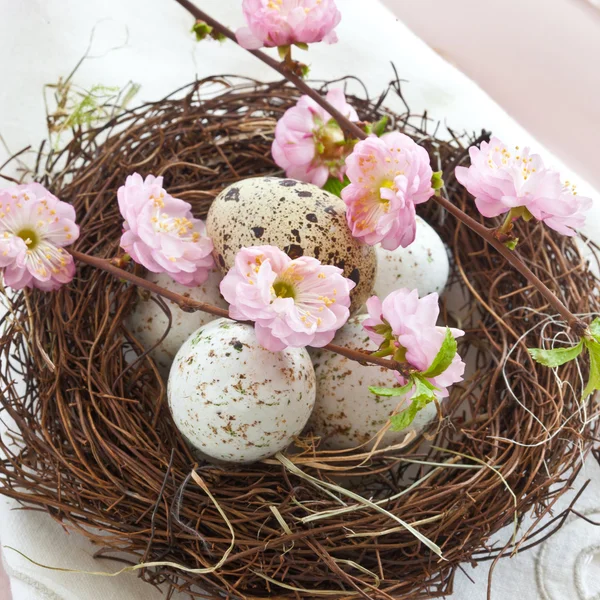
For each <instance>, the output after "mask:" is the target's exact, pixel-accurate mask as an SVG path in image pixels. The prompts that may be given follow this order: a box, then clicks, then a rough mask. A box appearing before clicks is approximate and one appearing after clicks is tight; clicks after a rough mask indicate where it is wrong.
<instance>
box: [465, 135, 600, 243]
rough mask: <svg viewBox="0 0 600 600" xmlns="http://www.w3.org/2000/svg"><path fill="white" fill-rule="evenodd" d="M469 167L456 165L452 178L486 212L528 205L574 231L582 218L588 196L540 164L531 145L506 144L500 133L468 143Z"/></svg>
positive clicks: (494, 213)
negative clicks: (499, 137) (489, 139)
mask: <svg viewBox="0 0 600 600" xmlns="http://www.w3.org/2000/svg"><path fill="white" fill-rule="evenodd" d="M469 155H470V157H471V166H470V167H468V168H467V167H456V179H457V180H458V182H459V183H461V184H462V185H463V186H465V187H466V188H467V190H468V191H469V193H470V194H471V195H472V196H475V204H476V205H477V209H478V210H479V212H480V213H481V214H482V215H483V216H484V217H497V216H498V215H501V214H503V213H506V212H509V211H511V210H513V211H514V212H513V213H512V214H514V215H515V216H519V215H520V212H519V209H521V211H522V208H521V207H524V208H526V209H527V210H528V211H529V213H531V215H533V216H534V217H535V218H536V219H538V220H540V221H544V222H545V223H546V224H547V225H548V226H549V227H551V228H552V229H555V230H556V231H558V232H560V233H562V234H564V235H569V236H572V235H575V229H579V228H581V227H582V226H583V224H584V223H585V216H584V214H583V213H584V212H585V211H586V210H588V209H589V208H590V206H591V204H592V201H591V199H590V198H585V197H582V196H578V195H577V192H576V188H575V186H570V185H569V184H568V182H567V183H566V184H564V185H563V184H562V183H561V180H560V174H559V173H557V172H556V171H553V170H551V169H547V168H546V167H545V166H544V162H543V160H542V158H541V156H539V155H538V154H531V151H530V150H529V148H523V149H522V150H521V149H519V147H518V146H517V147H515V149H514V150H513V149H509V148H508V146H506V144H504V143H503V142H501V141H500V140H499V139H498V138H492V139H491V141H490V142H489V143H488V142H482V143H481V148H477V147H476V146H472V147H471V148H469Z"/></svg>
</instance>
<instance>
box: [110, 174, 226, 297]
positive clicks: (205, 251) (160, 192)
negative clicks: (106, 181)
mask: <svg viewBox="0 0 600 600" xmlns="http://www.w3.org/2000/svg"><path fill="white" fill-rule="evenodd" d="M162 183H163V178H162V177H154V176H153V175H148V176H147V177H146V179H145V180H144V179H142V177H141V175H138V174H137V173H135V174H134V175H130V176H129V177H128V178H127V181H126V182H125V185H124V186H121V187H120V188H119V191H118V194H117V196H118V200H119V210H120V211H121V215H123V218H124V219H125V223H124V224H123V229H124V232H123V235H122V236H121V248H123V250H125V252H127V253H128V254H129V255H130V256H131V258H133V260H134V261H135V262H137V263H139V264H141V265H143V266H144V267H146V269H148V270H149V271H152V272H153V273H168V274H169V275H170V276H171V277H172V278H173V279H174V280H175V281H177V282H178V283H181V284H182V285H187V286H189V287H194V286H197V285H200V284H201V283H204V281H206V279H207V278H208V274H209V272H210V270H211V268H212V267H213V265H214V261H213V258H212V254H211V252H212V249H213V244H212V241H211V240H210V239H209V238H208V237H206V235H205V232H206V229H205V227H204V223H203V222H202V221H201V220H200V219H195V218H194V217H193V215H192V211H191V208H192V207H191V206H190V205H189V204H188V203H187V202H184V201H183V200H179V199H177V198H173V196H170V195H169V194H167V192H166V191H165V190H164V189H163V187H162Z"/></svg>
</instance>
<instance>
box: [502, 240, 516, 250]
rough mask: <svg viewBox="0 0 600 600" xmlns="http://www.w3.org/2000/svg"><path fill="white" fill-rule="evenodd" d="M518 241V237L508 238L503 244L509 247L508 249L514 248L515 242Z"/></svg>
mask: <svg viewBox="0 0 600 600" xmlns="http://www.w3.org/2000/svg"><path fill="white" fill-rule="evenodd" d="M518 243H519V238H515V239H513V240H508V242H504V245H505V246H506V247H507V248H508V249H509V250H514V249H515V248H516V247H517V244H518Z"/></svg>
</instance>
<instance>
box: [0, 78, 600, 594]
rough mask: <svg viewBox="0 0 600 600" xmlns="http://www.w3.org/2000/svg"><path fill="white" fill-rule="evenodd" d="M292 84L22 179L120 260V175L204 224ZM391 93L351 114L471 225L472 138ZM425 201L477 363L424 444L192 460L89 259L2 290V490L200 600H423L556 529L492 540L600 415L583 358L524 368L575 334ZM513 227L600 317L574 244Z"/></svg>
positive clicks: (546, 483) (190, 104)
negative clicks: (587, 388) (459, 171)
mask: <svg viewBox="0 0 600 600" xmlns="http://www.w3.org/2000/svg"><path fill="white" fill-rule="evenodd" d="M393 88H394V86H392V89H393ZM396 91H397V92H399V89H398V88H396ZM297 98H298V92H297V91H296V90H295V89H293V88H292V87H290V86H288V85H285V84H283V83H274V84H260V83H256V82H251V81H247V80H239V79H238V80H230V79H225V78H211V79H208V80H204V81H201V82H197V83H195V84H194V85H192V86H190V87H189V88H185V89H184V90H180V91H179V92H178V93H176V94H174V95H173V96H171V97H168V98H166V99H164V100H161V101H159V102H156V103H151V104H146V105H144V106H142V107H140V108H138V109H136V110H133V111H127V112H124V113H122V114H120V115H117V116H115V117H114V118H112V119H111V120H110V121H109V122H108V123H107V124H106V125H104V126H102V127H99V128H96V129H89V130H78V131H75V132H74V138H73V139H72V141H70V142H69V143H68V144H66V146H65V148H64V149H63V150H61V151H59V152H56V151H53V152H51V153H49V154H48V153H45V154H41V155H40V159H39V161H38V165H37V172H36V173H35V177H36V178H37V179H38V180H39V181H41V182H42V183H43V184H44V185H46V186H48V187H49V188H50V189H51V190H52V191H53V192H54V193H55V194H56V195H58V196H59V197H60V198H61V199H62V200H64V201H66V202H70V203H72V204H73V205H74V206H75V207H76V210H77V215H78V222H79V224H80V226H81V237H80V239H79V240H78V241H77V243H76V244H75V248H76V249H77V250H79V251H82V252H86V253H88V254H93V255H94V256H98V257H106V258H113V257H115V256H116V255H117V254H118V251H119V237H120V233H121V225H122V217H121V215H120V214H119V210H118V206H117V202H116V192H117V189H118V187H119V186H121V185H122V184H123V182H124V181H125V178H126V176H127V175H129V174H130V173H132V172H134V171H137V172H140V173H142V174H148V173H152V174H155V175H163V176H164V178H165V187H166V188H167V189H168V190H169V192H170V193H172V194H173V195H174V196H177V197H180V198H183V199H185V200H186V201H188V202H190V203H191V204H192V206H193V207H194V211H195V214H196V216H198V217H202V216H205V215H206V213H207V210H208V208H209V206H210V204H211V201H212V200H213V198H214V197H215V196H216V195H217V194H218V193H219V192H220V191H221V190H222V189H223V188H224V187H226V186H228V185H229V184H231V183H233V182H236V181H238V180H240V179H241V178H245V177H252V176H257V175H266V174H274V175H278V174H280V171H279V170H278V168H277V167H276V165H275V164H274V163H273V161H272V158H271V153H270V147H271V142H272V139H273V132H274V128H275V124H276V121H277V119H278V118H279V117H280V116H281V115H282V114H283V112H284V111H285V110H286V109H287V108H289V107H290V106H292V105H293V104H294V103H295V102H296V100H297ZM383 100H384V97H383V96H382V97H381V98H379V99H378V100H377V101H372V100H369V99H366V98H359V97H351V99H350V102H351V103H352V104H353V105H354V106H355V107H356V109H357V111H358V113H359V116H360V117H361V119H362V120H365V121H372V122H374V121H377V120H378V119H379V118H380V117H381V116H382V115H384V114H388V115H389V116H390V118H391V120H392V126H393V128H395V129H400V130H403V131H404V132H406V133H407V134H409V135H411V136H413V137H414V138H415V139H417V140H418V141H419V143H421V144H423V145H424V146H425V148H427V150H428V151H429V152H430V154H431V156H432V159H433V165H434V168H441V169H443V170H444V173H445V177H446V192H447V194H448V197H449V199H450V200H451V201H452V202H453V203H455V204H456V205H458V206H460V207H461V208H462V209H463V210H464V211H466V212H467V213H468V214H470V215H471V216H473V217H475V218H477V219H480V217H479V215H478V213H477V212H476V210H475V208H474V203H473V201H472V199H470V198H469V197H468V196H467V194H466V192H465V191H464V190H463V189H462V188H461V187H460V186H459V185H457V183H456V181H455V179H454V177H453V171H454V167H455V166H456V165H458V164H459V163H461V161H463V160H465V159H466V158H467V156H468V154H467V151H466V149H465V148H466V147H467V146H468V145H469V144H470V143H472V142H474V141H476V140H473V139H472V138H469V137H468V136H457V135H456V134H454V133H453V132H449V134H448V132H444V135H443V136H441V135H439V136H438V135H437V133H433V134H432V133H428V132H427V125H428V120H427V119H426V118H424V117H415V116H411V115H410V114H409V113H408V112H407V113H406V114H404V115H402V116H398V115H394V114H391V113H389V112H388V111H386V110H385V109H384V108H382V106H383ZM429 125H431V123H429ZM484 137H485V134H483V135H482V137H481V139H484ZM442 138H443V139H442ZM444 139H445V140H447V141H444ZM421 215H422V216H423V217H425V218H426V219H427V220H428V221H429V223H431V224H432V226H433V227H435V229H436V230H437V231H438V233H439V234H440V236H442V238H443V239H444V241H445V242H446V244H447V245H448V247H449V248H450V250H451V254H452V257H453V275H452V278H453V283H454V286H459V287H460V288H461V289H462V291H463V292H464V294H465V297H466V298H467V302H466V304H465V306H464V307H463V310H461V311H459V312H460V314H461V317H460V319H459V322H458V323H457V316H456V314H457V313H455V312H454V311H451V310H449V309H446V311H445V312H446V314H445V315H444V316H445V319H446V322H448V323H449V324H458V325H460V326H461V327H462V328H463V329H464V330H465V331H466V336H465V337H464V338H462V339H461V341H460V344H461V345H460V348H459V350H460V351H461V352H462V353H463V354H464V353H465V352H466V350H467V348H468V349H469V352H470V353H471V359H472V360H471V363H472V365H473V371H474V372H473V373H472V374H471V375H470V376H469V377H468V378H467V379H466V380H465V381H464V382H463V383H462V384H461V385H456V386H454V387H453V389H452V392H451V395H450V398H449V399H448V400H447V401H446V402H445V403H444V404H443V406H442V407H441V414H440V418H439V419H438V420H436V422H435V423H434V424H433V425H432V426H431V427H430V429H429V431H428V432H427V433H426V434H425V436H424V437H423V438H422V439H421V440H420V442H419V443H417V444H415V445H413V446H411V447H409V448H404V449H402V450H398V449H396V450H386V449H379V450H377V451H376V452H375V453H372V454H368V453H366V452H365V450H364V448H361V449H355V450H347V451H338V452H331V451H324V450H320V449H319V447H318V440H315V439H313V438H312V437H311V436H310V434H307V435H306V437H303V438H301V439H299V440H298V441H297V447H296V448H295V451H294V452H293V453H292V452H289V453H288V454H287V455H285V456H283V457H279V458H273V459H269V460H265V461H263V462H260V463H256V464H252V465H247V466H231V467H223V466H215V465H212V464H208V463H201V462H198V459H197V458H195V456H194V455H193V454H192V452H191V451H190V449H189V448H188V446H187V445H186V443H185V441H184V439H183V438H182V436H181V435H180V433H179V432H178V431H177V429H176V428H175V426H174V424H173V422H172V420H171V417H170V414H169V410H168V406H167V400H166V386H165V382H164V381H163V380H162V379H161V377H160V375H159V371H158V369H157V367H156V365H155V364H154V362H153V361H152V359H151V357H150V356H149V355H148V352H147V351H148V350H149V349H148V348H143V347H142V346H141V344H140V343H139V342H138V341H137V340H136V338H135V335H134V333H133V332H132V331H131V330H128V329H127V327H126V325H125V322H126V317H127V315H128V314H129V313H130V311H131V310H132V307H133V306H134V304H135V302H136V299H137V298H138V294H139V291H138V289H137V288H136V287H135V286H132V285H131V284H129V283H127V282H125V281H120V280H119V279H117V278H115V277H113V276H112V275H110V274H108V273H106V272H104V271H100V270H96V269H94V268H92V267H90V266H87V265H82V264H80V265H79V266H78V270H77V276H76V278H75V280H74V281H73V282H72V283H71V284H70V285H68V286H64V287H63V288H61V289H60V290H59V291H57V292H55V293H50V294H49V293H43V292H39V291H35V290H27V291H24V292H21V293H18V294H16V295H15V296H12V297H9V296H6V297H5V298H4V300H5V303H6V304H7V305H8V311H7V314H6V316H5V317H4V319H3V323H2V337H1V340H0V351H1V359H0V360H1V365H2V366H1V371H2V372H1V376H0V390H1V411H2V412H1V418H2V419H3V421H4V422H5V423H6V424H8V425H7V426H8V431H7V432H6V433H5V434H4V435H3V436H2V440H1V446H2V450H3V453H4V458H3V459H2V461H1V463H0V485H1V490H0V491H1V492H2V493H3V494H5V495H7V496H10V497H12V498H15V499H17V500H18V501H20V502H22V503H23V504H24V505H25V506H29V507H31V506H33V507H38V508H43V509H44V510H46V511H47V512H48V513H49V514H50V515H51V516H52V517H53V518H55V519H56V520H58V521H60V522H62V523H64V524H65V525H66V526H67V527H70V528H72V529H74V530H76V531H78V532H80V533H81V534H82V535H85V536H87V537H88V538H90V539H91V540H92V541H93V542H94V543H96V544H98V545H99V546H100V547H99V551H98V556H100V557H109V556H118V557H119V558H120V559H121V560H122V559H123V558H124V557H125V558H127V559H129V560H130V561H131V563H132V564H138V563H140V562H144V563H148V562H160V563H165V562H169V563H170V565H165V564H162V565H160V566H156V567H152V568H144V569H141V570H140V575H141V576H142V577H143V578H144V579H145V580H147V581H148V582H150V583H152V584H163V583H166V584H168V586H170V587H169V589H170V590H173V589H180V590H184V591H186V592H188V593H189V594H190V596H191V597H193V598H214V599H216V598H220V597H225V598H232V599H234V598H243V599H249V598H264V597H271V598H322V597H323V598H350V597H362V598H374V599H390V598H395V599H400V598H411V599H416V598H433V597H439V596H442V595H444V594H446V593H448V592H450V591H451V589H452V584H453V578H454V574H455V572H456V569H457V567H458V565H459V563H461V562H463V561H465V560H471V561H478V560H493V559H495V558H496V557H498V556H500V555H503V554H509V553H511V552H512V551H513V550H514V549H524V548H527V547H530V546H532V545H535V544H536V542H537V541H539V540H540V539H541V537H542V536H545V535H546V534H547V533H548V531H549V529H545V530H544V532H543V534H542V533H541V532H540V529H541V527H542V525H540V523H539V522H538V521H536V523H535V524H534V526H532V527H531V528H529V529H528V531H527V532H519V533H517V534H516V535H515V536H513V537H512V538H511V540H510V541H509V542H507V543H506V545H502V544H501V545H497V544H496V545H494V544H493V543H491V542H490V538H491V536H492V535H493V534H494V533H495V532H497V531H498V530H499V529H500V528H502V527H504V526H505V525H509V524H514V526H515V532H516V531H518V529H517V527H518V523H519V520H520V519H521V517H522V516H523V515H525V513H527V512H528V511H530V510H533V511H534V515H536V516H537V517H539V519H541V518H542V516H543V515H545V514H546V513H548V512H549V511H550V510H551V508H552V506H553V504H554V502H555V501H556V500H557V499H558V498H559V497H560V495H561V494H562V493H563V492H565V491H566V490H567V489H568V488H569V487H570V486H571V484H572V482H573V480H574V478H575V476H576V473H577V471H578V469H579V466H580V465H581V462H582V459H583V457H584V456H585V454H586V452H587V451H588V450H589V448H590V444H591V438H592V437H593V436H594V435H595V434H596V429H597V427H598V425H597V423H598V421H597V420H595V419H594V416H595V415H594V411H593V408H592V407H591V406H590V405H588V406H587V407H585V406H582V404H581V402H580V392H581V381H582V379H583V377H584V376H585V375H586V372H587V369H588V366H587V365H586V364H583V362H581V361H580V363H579V364H577V362H576V361H573V362H570V363H567V364H565V365H563V366H562V367H560V368H558V369H556V370H552V369H548V368H546V367H543V366H540V365H538V364H537V363H535V362H534V361H533V360H532V359H531V358H530V356H529V355H528V353H527V350H526V349H527V347H536V346H540V345H543V344H546V345H548V344H550V343H552V342H557V343H561V341H562V342H568V339H569V338H568V331H567V328H566V325H565V324H564V323H563V322H561V321H559V320H558V319H557V318H554V317H553V315H552V309H551V308H549V307H548V305H547V304H546V302H545V300H544V299H543V297H542V296H541V295H540V294H539V293H538V292H537V291H536V290H535V289H534V288H532V287H531V286H529V285H528V284H527V282H526V281H525V280H524V279H523V278H522V277H521V276H520V275H519V274H518V273H516V272H515V271H513V270H512V269H511V268H510V267H509V266H508V265H507V263H506V262H505V260H504V259H503V258H502V257H501V256H500V255H498V254H497V253H496V252H495V251H494V249H493V248H490V247H489V246H488V245H487V244H486V243H485V242H484V241H482V239H480V238H479V237H478V236H477V235H476V234H474V233H473V232H472V231H471V230H469V229H467V228H466V227H464V226H462V225H461V224H460V223H459V222H457V221H456V220H455V219H454V218H453V217H452V216H451V215H449V214H447V213H444V212H443V211H442V210H441V209H440V207H439V206H437V205H436V204H435V203H433V202H429V203H427V207H426V208H425V210H424V211H422V212H421ZM516 227H517V231H516V235H517V236H518V237H519V238H520V240H521V242H520V244H519V248H518V252H519V254H520V255H521V256H522V257H523V259H524V260H525V262H526V263H527V265H528V266H529V267H530V268H531V269H532V270H533V271H534V273H535V274H536V275H537V276H538V277H539V278H540V279H541V280H542V281H544V282H545V283H546V284H547V285H548V286H549V287H550V288H551V289H552V290H553V291H554V292H555V293H556V294H557V295H558V296H559V297H560V298H562V299H564V300H565V301H566V302H568V304H569V306H570V307H571V308H573V309H574V310H575V311H576V312H578V313H596V312H598V311H599V310H600V306H599V301H598V298H597V295H596V294H595V293H594V290H595V289H596V286H597V281H596V279H595V278H594V276H593V275H592V274H591V273H590V271H589V269H588V267H589V265H588V262H587V260H584V258H583V257H582V254H581V252H580V250H579V249H578V244H577V243H576V241H574V240H573V239H571V238H567V237H562V236H559V235H557V234H556V233H554V232H553V231H552V230H550V229H549V228H546V227H543V226H541V225H539V224H536V222H535V221H533V222H530V223H525V222H523V221H522V220H521V221H519V223H518V224H517V225H516ZM586 248H587V250H591V257H592V258H591V260H593V261H596V255H595V248H594V247H593V246H592V245H591V244H589V243H588V245H587V247H586ZM127 268H129V269H139V271H140V273H141V272H142V270H141V269H140V268H139V267H134V266H133V265H129V266H128V267H127ZM165 309H166V310H169V308H168V306H166V305H165ZM17 376H18V377H19V378H21V379H23V380H24V382H25V384H24V385H23V386H20V385H16V384H15V379H16V377H17ZM367 410H368V407H366V406H365V411H367ZM192 473H193V474H194V475H193V476H192ZM398 519H401V520H403V521H404V522H406V523H409V524H412V525H413V526H414V527H415V528H417V529H418V531H419V532H420V533H421V534H422V535H423V536H425V537H426V538H428V539H429V540H431V541H432V542H434V543H435V544H437V545H438V546H439V547H440V548H441V550H442V553H443V557H444V559H443V560H441V559H440V558H439V557H438V556H437V555H436V554H434V553H433V552H431V551H430V549H429V548H428V547H427V546H426V545H425V544H424V543H423V542H422V541H419V539H417V538H416V537H415V536H414V535H413V534H412V533H411V532H410V531H408V530H407V529H406V528H405V527H404V526H402V525H401V524H400V523H399V521H398ZM558 525H560V522H558V524H557V525H556V526H558ZM31 558H35V557H31ZM56 566H63V567H68V566H69V565H56ZM180 567H185V568H186V569H195V570H198V572H189V571H188V570H184V569H183V568H180Z"/></svg>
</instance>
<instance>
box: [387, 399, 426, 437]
mask: <svg viewBox="0 0 600 600" xmlns="http://www.w3.org/2000/svg"><path fill="white" fill-rule="evenodd" d="M434 399H435V395H434V394H433V392H430V393H428V394H425V395H416V396H415V397H414V398H413V400H412V403H411V405H410V406H409V407H408V408H406V409H404V410H403V411H402V412H399V413H398V414H397V415H393V416H392V418H391V419H390V421H391V423H392V427H391V429H392V431H402V430H403V429H406V428H407V427H408V426H409V425H410V424H411V423H412V422H413V421H414V420H415V417H416V416H417V414H418V413H419V412H420V411H421V410H423V409H424V408H425V407H426V406H427V405H428V404H429V403H431V402H433V400H434Z"/></svg>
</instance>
